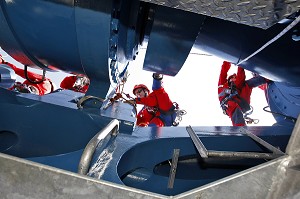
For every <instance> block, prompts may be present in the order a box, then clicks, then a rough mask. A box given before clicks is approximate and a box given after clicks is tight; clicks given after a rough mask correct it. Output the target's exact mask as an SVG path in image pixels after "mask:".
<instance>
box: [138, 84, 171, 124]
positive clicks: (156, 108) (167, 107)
mask: <svg viewBox="0 0 300 199" xmlns="http://www.w3.org/2000/svg"><path fill="white" fill-rule="evenodd" d="M152 90H153V92H151V93H150V94H149V95H148V96H146V97H143V98H135V101H136V103H137V104H143V105H145V106H144V107H143V108H142V110H141V111H140V112H139V113H138V115H137V123H136V124H137V125H138V126H158V127H162V126H172V124H173V121H174V119H175V117H176V113H175V112H174V109H175V107H174V105H173V102H172V101H171V100H170V98H169V95H168V93H167V92H166V91H165V89H164V88H163V87H162V82H161V80H157V79H153V86H152ZM174 114H175V115H174Z"/></svg>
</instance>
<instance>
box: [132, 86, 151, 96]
mask: <svg viewBox="0 0 300 199" xmlns="http://www.w3.org/2000/svg"><path fill="white" fill-rule="evenodd" d="M139 88H142V89H146V90H147V92H148V93H150V91H149V89H148V88H147V86H145V85H144V84H137V85H135V86H134V87H133V90H132V92H133V94H134V95H135V90H136V89H139Z"/></svg>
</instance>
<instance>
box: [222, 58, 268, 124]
mask: <svg viewBox="0 0 300 199" xmlns="http://www.w3.org/2000/svg"><path fill="white" fill-rule="evenodd" d="M230 67H231V63H230V62H227V61H224V62H223V64H222V68H221V72H220V76H219V82H218V94H219V96H218V97H219V101H220V105H221V108H222V109H223V113H224V114H226V115H228V116H229V118H230V119H231V122H232V125H233V126H245V125H246V123H252V122H254V120H253V119H251V118H250V117H248V115H250V114H251V113H252V111H253V108H252V107H251V105H250V98H251V93H252V89H253V88H254V87H257V86H260V85H263V84H265V83H267V82H268V80H267V79H265V78H263V77H261V76H259V75H255V76H254V77H252V78H251V79H249V80H245V79H246V75H245V71H244V69H243V68H241V67H238V70H237V74H235V73H234V74H232V75H230V76H229V77H228V78H227V73H228V71H229V69H230Z"/></svg>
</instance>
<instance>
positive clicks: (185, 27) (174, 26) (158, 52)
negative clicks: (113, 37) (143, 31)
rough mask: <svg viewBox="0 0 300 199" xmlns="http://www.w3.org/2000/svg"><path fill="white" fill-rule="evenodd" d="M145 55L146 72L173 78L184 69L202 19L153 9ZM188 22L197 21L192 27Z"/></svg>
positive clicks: (170, 10)
mask: <svg viewBox="0 0 300 199" xmlns="http://www.w3.org/2000/svg"><path fill="white" fill-rule="evenodd" d="M153 15H154V16H153V25H152V28H151V33H150V35H149V41H148V46H147V52H146V56H145V61H144V66H143V68H144V69H145V70H149V71H154V72H158V73H164V74H166V75H170V76H175V75H176V74H177V73H178V72H179V70H180V69H181V67H182V66H183V64H184V62H185V60H186V58H187V56H188V55H189V53H190V51H191V49H192V47H193V44H194V42H195V40H196V37H197V35H198V31H199V29H200V26H201V23H202V22H203V21H204V19H205V17H204V16H200V15H196V14H193V13H189V12H184V11H180V10H175V9H171V8H168V7H163V6H160V7H156V8H155V9H154V11H153ZM191 20H194V21H197V23H195V24H191V23H190V22H191Z"/></svg>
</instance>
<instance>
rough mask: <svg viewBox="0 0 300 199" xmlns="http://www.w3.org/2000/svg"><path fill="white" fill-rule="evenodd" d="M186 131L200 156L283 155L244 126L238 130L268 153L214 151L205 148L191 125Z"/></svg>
mask: <svg viewBox="0 0 300 199" xmlns="http://www.w3.org/2000/svg"><path fill="white" fill-rule="evenodd" d="M186 130H187V132H188V133H189V135H190V137H191V139H192V141H193V143H194V145H195V146H196V148H197V151H198V152H199V154H200V156H201V157H202V158H208V157H226V158H232V157H238V158H255V159H269V160H270V159H275V158H278V157H280V156H282V155H285V153H283V152H282V151H281V150H279V149H277V148H276V147H274V146H272V145H271V144H269V143H267V142H266V141H264V140H262V139H261V138H259V137H257V136H256V135H254V134H253V133H251V132H250V131H248V130H246V129H245V128H241V129H240V132H241V134H243V135H246V136H249V137H250V138H252V139H253V140H254V141H256V142H257V143H259V144H261V145H262V146H264V147H266V148H267V149H268V150H270V151H271V152H270V153H260V152H234V151H214V150H207V149H206V148H205V146H204V144H203V143H202V142H201V140H200V138H199V137H198V136H197V134H196V133H195V131H194V130H193V128H192V127H191V126H187V127H186Z"/></svg>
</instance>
